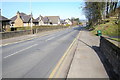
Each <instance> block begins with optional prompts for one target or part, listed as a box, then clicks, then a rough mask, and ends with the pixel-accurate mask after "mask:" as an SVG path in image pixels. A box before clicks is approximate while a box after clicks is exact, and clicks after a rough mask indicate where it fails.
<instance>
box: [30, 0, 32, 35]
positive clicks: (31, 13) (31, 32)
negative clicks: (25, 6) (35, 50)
mask: <svg viewBox="0 0 120 80" xmlns="http://www.w3.org/2000/svg"><path fill="white" fill-rule="evenodd" d="M31 4H32V3H31V0H30V12H31V15H30V17H31V20H30V21H31V24H30V27H31V34H33V31H32V28H33V26H32V17H33V16H32V5H31Z"/></svg>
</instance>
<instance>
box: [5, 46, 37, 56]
mask: <svg viewBox="0 0 120 80" xmlns="http://www.w3.org/2000/svg"><path fill="white" fill-rule="evenodd" d="M37 45H38V44H34V45H32V46H29V47H27V48H24V49H22V50H20V51H17V52H15V53H13V54H10V55H8V56H6V57H4V58H8V57H10V56H13V55H15V54H17V53H19V52H22V51H25V50H27V49H29V48H32V47H34V46H37Z"/></svg>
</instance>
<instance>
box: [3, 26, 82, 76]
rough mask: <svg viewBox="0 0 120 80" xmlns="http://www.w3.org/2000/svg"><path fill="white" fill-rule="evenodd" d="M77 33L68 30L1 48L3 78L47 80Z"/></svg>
mask: <svg viewBox="0 0 120 80" xmlns="http://www.w3.org/2000/svg"><path fill="white" fill-rule="evenodd" d="M79 31H80V28H79V27H75V28H69V29H65V30H62V31H58V32H54V33H52V34H49V35H46V36H42V37H37V38H35V39H32V40H27V41H23V42H20V43H16V44H10V45H7V46H2V62H3V63H2V76H3V78H48V77H49V75H50V73H51V72H52V70H53V69H54V68H55V66H56V64H57V63H58V61H59V60H60V59H61V57H62V56H63V55H64V53H65V51H66V50H67V49H68V47H69V46H70V44H71V43H72V41H73V40H74V39H75V38H76V36H77V35H78V33H79Z"/></svg>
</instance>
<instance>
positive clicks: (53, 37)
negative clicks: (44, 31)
mask: <svg viewBox="0 0 120 80" xmlns="http://www.w3.org/2000/svg"><path fill="white" fill-rule="evenodd" d="M53 38H55V37H51V38H48V39H47V40H45V41H49V40H52V39H53Z"/></svg>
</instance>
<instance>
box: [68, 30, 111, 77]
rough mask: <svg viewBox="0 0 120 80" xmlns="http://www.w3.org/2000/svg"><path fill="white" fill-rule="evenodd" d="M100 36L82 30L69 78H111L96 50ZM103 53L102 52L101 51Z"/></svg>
mask: <svg viewBox="0 0 120 80" xmlns="http://www.w3.org/2000/svg"><path fill="white" fill-rule="evenodd" d="M99 40H100V39H99V37H98V36H94V35H92V34H91V33H90V32H89V31H86V30H84V29H83V30H81V31H80V34H79V38H78V45H77V48H76V51H75V54H74V58H73V60H72V62H71V65H70V69H69V71H68V75H67V78H109V77H108V75H107V72H106V70H105V68H104V66H103V63H102V62H101V60H100V58H99V56H98V55H97V52H99V51H96V49H97V48H99V42H100V41H99ZM101 54H102V53H101Z"/></svg>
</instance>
